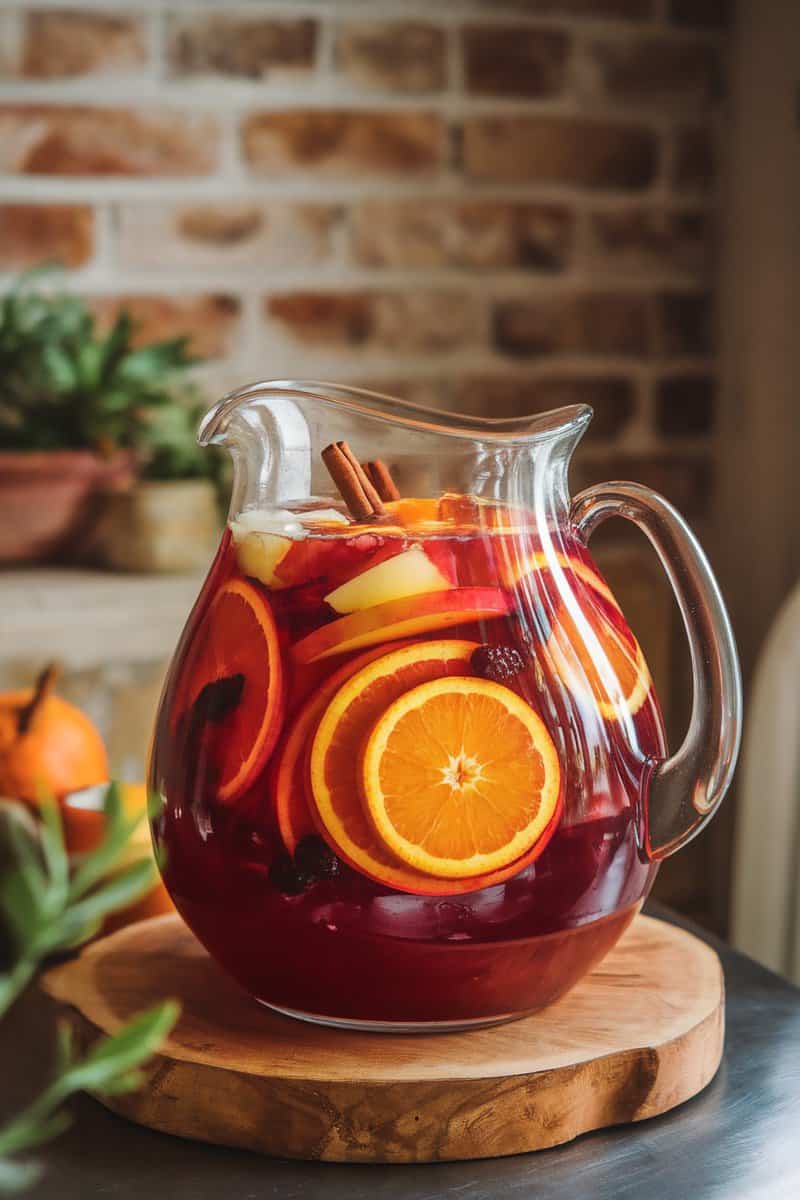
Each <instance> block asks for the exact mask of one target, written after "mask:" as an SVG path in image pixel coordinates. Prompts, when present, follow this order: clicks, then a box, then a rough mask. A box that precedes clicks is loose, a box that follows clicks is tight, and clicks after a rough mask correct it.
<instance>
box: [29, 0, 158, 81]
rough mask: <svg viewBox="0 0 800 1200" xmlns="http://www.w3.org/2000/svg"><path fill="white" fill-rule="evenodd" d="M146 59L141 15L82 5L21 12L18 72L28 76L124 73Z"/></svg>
mask: <svg viewBox="0 0 800 1200" xmlns="http://www.w3.org/2000/svg"><path fill="white" fill-rule="evenodd" d="M146 61H147V48H146V39H145V30H144V24H143V22H142V20H141V18H139V17H130V16H124V15H122V14H116V13H113V14H112V13H103V12H90V11H88V10H81V9H77V10H76V9H69V10H62V11H59V10H55V9H54V10H45V11H42V12H29V13H27V14H26V15H25V24H24V32H23V43H22V63H21V70H20V74H22V75H24V76H27V77H28V78H29V79H66V78H69V77H71V76H77V75H100V74H109V73H111V72H113V73H114V74H117V73H128V72H131V71H138V70H140V68H141V67H143V66H144V64H145V62H146Z"/></svg>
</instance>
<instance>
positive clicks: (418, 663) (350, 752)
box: [309, 640, 558, 896]
mask: <svg viewBox="0 0 800 1200" xmlns="http://www.w3.org/2000/svg"><path fill="white" fill-rule="evenodd" d="M476 648H477V647H476V643H475V642H469V641H458V640H445V641H435V642H416V643H414V644H412V645H410V646H407V647H405V648H403V649H401V650H394V651H392V652H391V653H389V654H385V655H383V656H382V657H381V658H378V659H376V660H375V661H374V662H372V663H370V664H369V665H368V666H366V667H364V668H363V669H362V670H360V671H358V672H357V673H356V674H355V675H353V676H352V677H351V678H350V679H349V680H348V681H347V682H346V683H345V684H344V685H343V686H342V687H341V688H340V689H339V691H338V692H337V693H336V695H335V696H334V698H333V700H332V701H331V702H330V704H329V705H328V707H327V709H326V710H325V713H324V714H323V716H322V719H321V721H320V723H319V726H318V728H317V732H316V734H315V735H314V740H313V743H312V746H311V754H310V761H309V784H310V793H309V798H310V804H311V806H312V807H313V810H314V812H315V814H316V819H317V821H318V822H319V827H320V830H321V832H322V833H323V835H324V837H325V838H326V840H327V841H328V842H329V844H330V845H331V846H332V848H333V849H334V850H335V851H336V853H337V854H338V855H339V857H340V858H342V859H344V861H345V862H347V863H349V865H350V866H352V867H354V868H355V869H356V870H358V871H361V872H362V873H363V874H365V875H367V876H369V878H371V879H374V880H376V881H377V882H379V883H383V884H388V885H389V886H390V887H393V888H397V889H399V890H400V891H405V892H413V893H416V894H419V895H428V896H435V895H459V894H464V893H466V892H472V891H476V890H478V889H480V888H484V887H489V886H491V885H492V884H495V883H501V882H502V881H503V880H504V879H507V878H509V877H510V876H511V875H514V874H516V873H517V871H520V870H522V868H523V867H524V866H526V865H527V864H528V863H529V862H530V861H532V859H533V858H534V857H536V854H538V853H539V851H540V844H541V845H542V846H543V845H544V841H545V836H544V834H543V835H542V838H541V839H540V843H537V845H536V846H535V847H533V848H531V849H530V850H529V851H528V852H527V853H526V854H523V855H521V856H520V857H519V858H518V859H516V860H515V861H514V862H513V863H510V864H508V865H507V866H505V867H503V868H501V869H498V870H496V871H492V872H489V873H485V874H481V875H475V876H472V877H469V878H461V879H451V878H438V879H435V878H433V877H431V876H430V875H425V874H424V873H423V872H421V871H418V870H416V869H415V868H413V867H410V866H408V865H407V864H404V863H402V862H401V861H400V860H399V859H398V858H397V857H396V856H395V855H394V854H392V853H391V852H390V851H389V850H388V848H387V847H386V845H385V844H384V843H383V842H382V840H381V839H380V838H379V837H378V836H377V834H376V832H375V829H374V827H373V825H372V823H371V821H370V820H369V818H368V816H367V814H366V812H365V810H364V806H363V804H362V802H361V799H360V774H361V772H360V759H359V755H360V751H361V748H362V747H363V745H364V743H365V741H366V739H367V737H368V735H369V734H370V732H371V730H372V728H373V727H374V725H375V723H376V721H377V720H378V719H379V718H380V717H381V716H382V715H383V713H384V712H385V711H386V709H387V708H388V707H389V706H390V705H391V704H392V703H393V701H395V700H396V699H398V697H400V696H402V695H404V693H405V692H407V691H409V690H410V689H411V688H413V687H415V686H416V685H418V684H420V683H424V682H427V681H428V680H431V679H441V678H444V677H447V676H465V675H469V674H470V673H471V668H470V657H471V655H472V653H473V651H474V650H475V649H476ZM557 821H558V813H557V812H556V813H554V814H553V819H552V822H551V828H555V825H556V824H557Z"/></svg>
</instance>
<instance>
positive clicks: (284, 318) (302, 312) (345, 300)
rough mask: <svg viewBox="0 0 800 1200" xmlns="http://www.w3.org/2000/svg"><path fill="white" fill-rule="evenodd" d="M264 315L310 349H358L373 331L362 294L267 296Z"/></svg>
mask: <svg viewBox="0 0 800 1200" xmlns="http://www.w3.org/2000/svg"><path fill="white" fill-rule="evenodd" d="M264 311H265V314H266V316H267V317H268V318H269V319H271V320H273V321H277V322H278V323H279V324H281V325H283V326H284V328H285V329H286V331H287V332H288V333H290V334H291V336H292V337H294V338H295V339H297V340H298V341H301V342H306V343H308V344H310V345H318V346H331V345H333V346H337V345H350V346H358V345H361V344H363V343H364V342H366V341H367V340H368V338H370V337H371V336H372V335H373V331H374V324H373V317H372V309H371V304H370V298H369V296H368V295H367V294H366V293H363V292H350V293H343V292H290V293H288V294H286V295H277V296H270V297H269V299H268V300H266V301H265V304H264Z"/></svg>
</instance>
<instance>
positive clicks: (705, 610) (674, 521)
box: [570, 482, 742, 862]
mask: <svg viewBox="0 0 800 1200" xmlns="http://www.w3.org/2000/svg"><path fill="white" fill-rule="evenodd" d="M570 515H571V520H572V522H573V525H574V527H575V529H576V531H577V533H578V534H579V536H580V537H581V538H582V539H583V541H584V542H586V541H588V539H589V538H590V537H591V535H592V533H593V531H594V530H595V528H596V527H597V526H598V525H600V524H602V522H603V521H605V520H607V518H608V517H625V518H626V520H628V521H633V523H634V525H638V527H639V528H640V529H641V530H642V531H643V533H644V534H645V535H646V537H647V538H648V540H649V541H650V543H651V545H652V546H653V548H654V549H655V551H656V553H657V554H658V557H659V559H660V560H661V564H662V566H663V567H664V570H665V571H666V573H667V575H668V577H669V581H670V583H671V584H672V590H673V592H674V593H675V598H676V600H677V601H678V607H679V608H680V611H681V616H682V618H683V625H684V628H685V630H686V636H687V637H688V639H689V651H690V654H691V662H692V688H693V695H692V713H691V717H690V719H689V727H688V729H687V731H686V736H685V737H684V739H683V743H682V744H681V746H680V747H679V748H678V750H677V751H676V752H675V753H674V754H672V755H671V756H670V757H669V758H666V759H661V760H651V761H650V762H649V763H648V764H647V768H646V770H645V772H644V774H643V777H642V784H641V788H640V795H639V803H638V819H637V837H638V841H639V847H640V850H642V851H643V852H644V853H645V854H646V855H647V858H648V859H650V860H651V861H655V862H657V861H659V860H660V859H662V858H666V857H667V855H669V854H673V853H674V852H675V851H676V850H679V849H680V847H681V846H685V845H686V843H687V842H689V841H691V839H692V838H693V837H694V836H695V834H697V833H699V832H700V830H701V829H702V828H703V826H704V825H706V824H707V822H708V821H709V820H710V819H711V817H712V816H713V814H714V812H715V811H716V809H717V807H718V806H719V804H720V802H721V801H722V799H723V797H724V795H725V793H726V791H727V790H728V786H729V784H730V781H731V776H732V775H733V769H734V767H735V765H736V757H737V755H738V753H739V742H740V738H741V729H742V681H741V675H740V671H739V659H738V656H737V653H736V643H735V642H734V640H733V632H732V630H731V624H730V620H729V619H728V614H727V611H726V609H725V604H724V602H723V600H722V596H721V595H720V590H719V586H718V584H717V581H716V579H715V578H714V576H713V574H712V572H711V568H710V566H709V564H708V559H707V558H706V556H705V554H704V553H703V551H702V549H701V547H700V544H699V542H698V541H697V538H696V537H695V536H694V534H693V533H692V531H691V529H690V528H689V526H688V525H687V524H686V522H685V521H684V519H683V517H682V516H681V515H680V513H679V512H677V510H676V509H674V508H673V507H672V505H671V504H670V503H669V502H668V501H667V500H665V499H664V497H663V496H659V495H658V494H657V493H656V492H653V491H651V490H650V489H649V488H646V487H642V486H641V485H640V484H637V483H618V482H615V483H601V484H597V485H596V486H595V487H590V488H587V489H586V491H584V492H581V493H580V494H579V495H578V496H576V497H575V499H574V500H573V502H572V508H571V513H570Z"/></svg>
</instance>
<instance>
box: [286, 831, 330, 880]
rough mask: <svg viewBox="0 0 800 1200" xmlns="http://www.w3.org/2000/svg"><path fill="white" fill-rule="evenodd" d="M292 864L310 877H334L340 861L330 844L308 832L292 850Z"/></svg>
mask: <svg viewBox="0 0 800 1200" xmlns="http://www.w3.org/2000/svg"><path fill="white" fill-rule="evenodd" d="M294 865H295V867H296V868H297V870H298V871H299V872H300V873H301V874H302V875H308V876H309V877H310V878H311V879H334V878H335V877H336V876H337V875H338V874H339V869H340V867H341V863H340V862H339V859H338V858H337V857H336V855H335V854H334V853H333V851H332V850H331V848H330V846H329V845H328V843H327V842H326V841H324V840H323V839H322V838H321V837H318V836H317V834H315V833H312V834H309V836H308V837H304V838H303V840H302V842H300V843H299V845H298V847H297V849H296V850H295V852H294Z"/></svg>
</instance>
